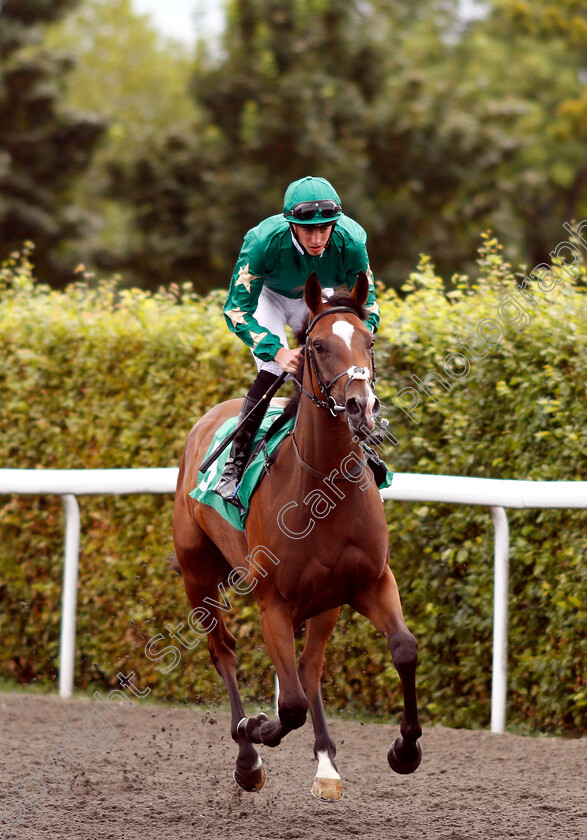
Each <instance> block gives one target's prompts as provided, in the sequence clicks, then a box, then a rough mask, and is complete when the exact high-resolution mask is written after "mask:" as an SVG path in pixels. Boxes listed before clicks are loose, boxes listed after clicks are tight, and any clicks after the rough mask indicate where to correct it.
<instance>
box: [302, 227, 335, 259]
mask: <svg viewBox="0 0 587 840" xmlns="http://www.w3.org/2000/svg"><path fill="white" fill-rule="evenodd" d="M292 227H293V229H294V231H295V235H296V236H297V239H298V242H299V243H300V245H301V246H302V248H304V250H306V251H307V252H308V254H310V256H312V257H319V256H320V254H321V253H322V251H323V250H324V249H325V248H326V246H327V244H328V240H329V239H330V234H331V233H332V228H333V227H334V225H332V224H326V225H292Z"/></svg>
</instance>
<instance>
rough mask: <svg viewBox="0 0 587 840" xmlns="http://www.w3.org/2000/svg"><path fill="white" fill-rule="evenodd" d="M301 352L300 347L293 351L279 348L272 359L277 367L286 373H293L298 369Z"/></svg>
mask: <svg viewBox="0 0 587 840" xmlns="http://www.w3.org/2000/svg"><path fill="white" fill-rule="evenodd" d="M301 352H302V348H301V347H296V349H295V350H289V349H288V348H286V347H280V348H279V350H278V351H277V353H276V354H275V357H274V358H275V361H276V362H277V364H278V365H279V367H280V368H281V369H282V370H284V371H285V372H286V373H295V372H296V370H297V369H298V364H299V362H300V355H301Z"/></svg>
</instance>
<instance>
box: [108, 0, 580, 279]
mask: <svg viewBox="0 0 587 840" xmlns="http://www.w3.org/2000/svg"><path fill="white" fill-rule="evenodd" d="M483 8H484V13H483V14H482V15H481V16H480V17H476V18H472V19H465V18H463V16H462V13H461V11H460V4H459V3H458V2H456V0H452V1H451V0H418V2H414V3H410V4H406V3H400V2H398V0H371V2H366V0H241V2H238V3H236V2H230V3H228V18H227V26H226V31H225V33H224V38H223V42H222V45H221V50H220V51H219V52H217V53H214V54H210V52H209V51H207V50H206V48H205V45H203V44H201V45H200V47H199V52H198V59H197V62H196V64H195V69H194V75H193V79H192V84H191V90H192V95H193V98H194V101H195V104H196V117H195V119H194V121H193V123H192V125H191V126H190V127H189V128H186V126H185V124H184V125H181V126H178V127H175V128H174V129H173V130H172V131H171V132H169V133H168V135H167V136H166V137H164V138H160V139H159V140H158V141H157V142H154V143H153V144H152V145H151V146H150V147H149V148H145V149H143V150H140V153H139V155H138V157H137V159H136V161H134V162H133V163H131V165H130V166H129V165H127V163H126V162H125V161H121V162H120V163H117V164H116V165H114V166H113V167H112V190H113V195H114V196H115V197H116V199H117V200H119V201H123V200H127V199H128V200H130V204H131V206H132V212H133V214H134V221H135V224H134V227H135V240H134V247H133V250H132V253H131V255H130V259H129V260H128V266H130V267H131V268H132V270H133V271H134V273H135V276H142V277H145V279H146V282H147V283H148V284H150V285H151V286H156V285H158V284H160V283H162V282H168V281H169V280H172V279H173V280H176V281H183V280H186V279H188V278H190V279H194V280H195V282H196V287H197V288H198V289H199V290H205V289H206V288H209V287H213V286H218V285H225V284H226V281H227V278H228V276H229V274H230V271H231V269H232V266H233V263H234V259H235V257H236V255H237V252H238V247H239V244H240V242H241V239H242V235H243V233H244V232H245V231H246V230H247V228H249V227H251V226H252V225H254V224H255V223H256V222H257V221H258V220H259V219H261V218H262V217H263V216H265V215H269V214H271V213H275V212H279V209H280V204H281V197H282V195H283V191H284V188H285V186H286V185H287V183H288V182H289V181H291V180H293V179H294V178H297V177H300V176H301V175H303V174H308V173H313V174H321V175H324V176H325V177H327V178H329V179H330V180H332V181H333V182H334V184H335V185H336V187H337V189H338V191H339V192H340V194H341V195H342V197H343V201H344V205H345V211H346V212H348V213H349V214H350V215H352V216H354V217H355V218H357V219H358V220H359V221H360V222H361V223H362V224H363V225H364V227H365V228H366V229H367V231H368V234H369V253H370V256H371V261H372V264H373V267H374V270H375V274H376V276H377V277H379V278H380V279H383V280H384V281H385V282H386V283H389V284H392V285H396V286H399V285H401V283H402V282H403V281H404V279H405V277H406V275H407V274H408V273H409V271H410V270H411V269H412V267H413V265H414V264H415V263H416V261H417V259H418V255H419V254H420V253H422V252H424V253H428V254H430V255H431V256H432V257H433V259H434V260H435V262H436V264H437V265H438V267H439V269H440V270H441V272H442V273H443V274H444V275H445V276H446V277H447V278H448V277H450V276H451V275H452V274H453V273H454V272H474V271H475V259H476V255H477V249H478V247H479V245H480V234H481V233H482V232H483V231H484V230H485V229H487V228H491V229H492V230H493V231H494V232H495V233H496V234H497V235H498V236H499V237H500V238H501V239H502V241H503V242H504V244H505V253H506V256H507V258H508V259H510V260H518V261H520V260H522V261H528V262H532V263H537V262H541V261H543V260H544V259H546V258H548V254H549V252H550V250H551V249H552V248H553V247H554V246H555V245H556V243H557V242H558V241H559V240H560V236H561V225H562V222H563V221H565V220H567V219H570V218H571V217H573V216H575V217H577V218H579V217H580V218H584V216H585V214H587V205H586V204H585V191H584V190H583V189H582V185H583V184H584V181H585V165H586V159H585V139H586V130H587V117H586V112H587V106H586V105H585V102H586V98H585V93H584V88H585V86H584V81H583V76H582V75H581V74H582V73H585V69H586V68H585V19H584V15H583V13H582V11H581V7H580V6H579V3H578V2H576V0H565V2H564V3H562V4H559V5H558V6H555V5H554V4H553V3H552V2H549V0H540V2H537V3H533V4H530V3H527V2H525V1H524V0H519V2H518V0H493V2H487V3H485V4H483Z"/></svg>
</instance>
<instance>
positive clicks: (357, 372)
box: [295, 306, 377, 417]
mask: <svg viewBox="0 0 587 840" xmlns="http://www.w3.org/2000/svg"><path fill="white" fill-rule="evenodd" d="M341 312H350V313H351V315H354V316H355V317H357V313H356V311H355V310H354V309H351V308H350V306H333V307H331V308H330V309H324V310H323V311H322V312H319V313H318V315H316V316H315V317H314V318H313V319H312V321H311V322H310V323H309V324H308V328H307V329H306V335H305V344H304V355H305V359H306V363H307V364H309V365H310V366H311V368H312V371H313V373H314V376H315V378H316V382H317V383H318V387H319V389H320V392H321V394H322V396H323V397H324V399H320V397H319V396H318V395H317V394H316V392H315V390H314V387H312V390H313V393H310V392H309V391H307V390H306V389H305V388H304V387H303V385H302V383H301V382H299V381H298V380H297V379H296V380H295V381H296V384H297V386H298V388H299V389H300V392H301V393H302V394H304V395H305V396H306V397H309V398H310V399H311V400H312V402H313V403H314V405H317V406H318V407H319V408H325V409H327V410H328V411H330V413H331V414H332V416H333V417H337V416H338V415H339V414H340V412H341V411H344V410H345V406H344V405H339V404H338V403H337V402H336V400H335V399H334V397H333V396H332V394H331V393H330V391H331V389H332V387H333V385H334V384H335V383H336V382H338V380H339V379H341V378H342V377H343V376H348V382H347V383H346V385H345V387H344V391H343V397H344V398H345V399H346V394H347V391H348V389H349V386H350V385H351V383H352V382H354V381H355V380H362V381H364V382H369V384H370V386H371V388H373V387H374V386H375V381H376V378H377V376H376V370H375V355H374V353H373V348H371V370H369V369H368V368H366V367H360V366H358V365H351V367H350V368H348V370H342V371H341V372H340V373H337V374H336V376H335V377H334V378H333V379H331V380H330V382H326V380H325V379H324V377H323V376H322V373H321V371H320V368H319V366H318V362H317V360H316V356H315V352H314V349H313V348H312V343H311V341H310V333H311V332H312V330H313V329H314V327H315V326H316V324H317V323H318V321H319V320H320V319H321V318H324V317H325V316H326V315H336V314H338V313H341Z"/></svg>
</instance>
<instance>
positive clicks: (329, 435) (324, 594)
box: [173, 273, 422, 800]
mask: <svg viewBox="0 0 587 840" xmlns="http://www.w3.org/2000/svg"><path fill="white" fill-rule="evenodd" d="M368 290H369V288H368V280H367V277H366V275H365V274H364V273H361V274H360V275H359V278H358V280H357V282H356V284H355V286H354V288H353V290H352V292H351V293H350V294H349V295H344V296H340V295H339V296H337V297H335V298H331V299H329V300H328V301H324V300H323V298H322V289H321V287H320V284H319V281H318V279H317V277H316V275H315V274H313V275H311V276H310V277H309V278H308V281H307V282H306V285H305V290H304V297H305V301H306V304H307V307H308V310H309V326H308V330H307V332H306V336H307V337H306V345H305V364H304V369H303V377H302V382H301V394H300V397H299V405H298V410H297V415H296V423H295V428H294V431H293V433H292V434H290V435H289V436H287V437H286V438H285V439H284V441H283V443H282V445H281V449H280V451H279V454H278V456H277V458H276V460H275V462H274V464H273V465H272V467H271V469H270V471H269V473H268V475H266V477H265V478H264V479H263V481H262V482H261V484H260V485H259V487H258V488H257V490H256V491H255V492H254V494H253V496H252V498H251V502H250V509H249V513H248V518H247V520H246V529H245V532H243V531H240V530H238V529H237V528H235V527H233V526H231V525H229V524H228V523H227V522H226V521H225V520H224V519H223V518H222V516H221V515H220V514H219V513H217V512H216V510H215V509H214V508H213V507H210V506H208V505H205V504H202V503H200V502H198V501H196V500H195V499H194V498H192V497H191V496H190V495H189V493H190V491H191V490H193V488H194V487H195V486H196V484H197V483H198V468H199V465H200V463H201V462H202V460H203V459H204V457H205V455H206V452H207V450H208V448H209V446H210V443H211V440H212V438H213V435H214V432H215V431H216V430H217V429H218V428H219V427H220V426H221V425H222V424H223V423H224V422H225V421H226V420H227V419H228V418H229V417H234V416H236V415H237V414H238V411H239V409H240V405H241V402H242V401H241V400H229V401H227V402H224V403H221V404H220V405H218V406H216V407H215V408H213V409H212V410H211V411H209V412H207V413H206V414H205V415H204V416H203V417H202V418H201V419H200V420H199V421H198V422H197V423H196V425H195V426H194V427H193V429H192V430H191V432H190V434H189V436H188V438H187V442H186V445H185V448H184V452H183V456H182V460H181V465H180V470H179V477H178V484H177V492H176V497H175V509H174V518H173V538H174V544H175V552H176V556H177V560H178V563H179V569H180V572H181V574H182V577H183V582H184V585H185V589H186V593H187V597H188V599H189V602H190V604H191V606H192V607H193V610H192V613H190V616H191V615H195V616H197V622H196V624H192V623H191V621H190V626H191V627H192V629H194V630H195V629H196V626H198V622H199V623H200V624H201V625H203V624H204V621H205V622H206V624H207V627H206V628H204V630H202V629H201V627H200V629H199V632H200V633H203V632H205V633H206V636H207V641H208V648H209V651H210V654H211V658H212V662H213V663H214V665H215V667H216V670H217V671H218V673H219V674H220V676H221V677H222V679H223V680H224V683H225V685H226V689H227V692H228V697H229V700H230V708H231V735H232V738H233V739H234V740H235V741H236V743H237V745H238V756H237V760H236V769H235V771H234V774H233V775H234V778H235V780H236V782H237V783H238V784H239V785H240V786H241V788H243V789H244V790H247V791H255V790H259V789H260V788H261V787H262V786H263V784H264V783H265V770H264V768H263V764H262V762H261V759H260V757H259V755H258V753H257V751H256V749H255V747H254V745H255V744H265V745H266V746H269V747H274V746H277V745H278V744H279V743H280V741H281V739H282V738H283V737H284V736H285V735H287V734H288V732H291V731H292V730H293V729H296V728H298V727H300V726H302V725H303V724H304V723H305V721H306V714H307V710H308V707H309V708H310V711H311V715H312V722H313V726H314V738H315V740H314V755H315V757H316V759H317V760H318V769H317V772H316V777H315V779H314V782H313V786H312V793H313V794H314V796H316V797H317V798H319V799H322V800H337V799H340V798H341V796H342V783H341V777H340V775H339V773H338V770H337V767H336V764H335V761H334V758H335V754H336V747H335V744H334V742H333V740H332V738H331V736H330V734H329V731H328V725H327V722H326V717H325V713H324V707H323V702H322V694H321V683H322V679H323V674H324V668H325V659H324V654H325V649H326V644H327V641H328V638H329V637H330V634H331V632H332V630H333V628H334V626H335V624H336V621H337V619H338V615H339V612H340V608H341V606H342V605H343V604H350V606H351V607H352V608H353V609H355V610H356V611H357V612H359V613H361V614H362V615H364V616H366V617H367V618H368V619H369V620H370V621H371V623H372V624H373V625H374V627H375V628H376V629H377V630H378V631H379V632H380V633H382V634H383V635H384V636H385V637H386V639H387V644H388V647H389V650H390V652H391V657H392V661H393V664H394V666H395V667H396V669H397V671H398V673H399V676H400V679H401V683H402V689H403V697H404V711H403V717H402V721H401V726H400V732H401V737H399V738H397V740H396V741H395V743H394V744H392V745H391V746H390V747H389V750H388V761H389V764H390V766H391V768H392V769H393V770H394V771H396V772H397V773H402V774H406V773H412V772H413V771H414V770H416V769H417V767H418V766H419V764H420V760H421V757H422V753H421V749H420V745H419V744H418V738H419V737H420V736H421V734H422V730H421V727H420V724H419V721H418V710H417V703H416V688H415V675H416V663H417V656H418V646H417V642H416V639H415V638H414V636H413V635H412V633H411V632H410V631H409V630H408V628H407V626H406V624H405V622H404V618H403V614H402V608H401V602H400V597H399V592H398V587H397V584H396V581H395V578H394V576H393V574H392V572H391V570H390V567H389V565H388V548H389V535H388V531H387V525H386V520H385V515H384V511H383V504H382V501H381V497H380V495H379V491H378V488H377V486H376V485H375V483H374V481H373V474H372V473H371V470H370V469H369V467H368V466H367V463H366V461H365V457H364V451H363V449H362V447H361V440H364V439H365V437H368V436H369V434H370V433H372V432H373V429H374V428H375V421H376V417H377V413H378V411H379V401H378V400H377V398H376V397H375V395H374V393H373V390H372V383H373V379H374V359H373V351H372V345H373V336H372V335H371V333H370V332H369V330H368V329H367V328H366V326H365V325H364V323H363V320H364V319H365V317H366V312H365V310H364V309H363V304H364V303H365V301H366V299H367V294H368ZM282 402H283V401H282ZM227 575H228V583H229V584H231V585H232V586H233V588H234V590H235V591H236V592H239V593H243V594H244V593H245V592H249V591H253V592H254V595H255V598H256V600H257V603H258V605H259V615H260V622H261V629H262V632H263V638H264V640H265V643H266V646H267V650H268V653H269V655H270V657H271V660H272V662H273V665H274V666H275V671H276V674H277V677H278V679H279V695H278V717H277V718H276V719H273V720H271V719H269V718H268V717H267V716H266V715H265V714H263V713H260V714H257V715H256V716H255V717H247V716H246V714H245V710H244V707H243V703H242V699H241V696H240V693H239V688H238V684H237V677H236V668H237V657H236V642H235V639H234V637H233V635H232V634H231V633H230V632H229V631H228V629H227V628H226V625H225V623H224V620H223V615H222V613H223V612H226V606H225V603H226V602H224V603H223V602H222V601H220V600H218V594H219V587H220V591H221V592H222V593H224V592H225V590H224V584H223V581H224V582H226V578H227ZM303 622H305V625H306V641H305V646H304V649H303V652H302V653H301V656H300V659H299V668H298V666H297V664H296V653H295V646H294V632H295V630H296V628H297V627H298V626H299V625H301V624H302V623H303Z"/></svg>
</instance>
